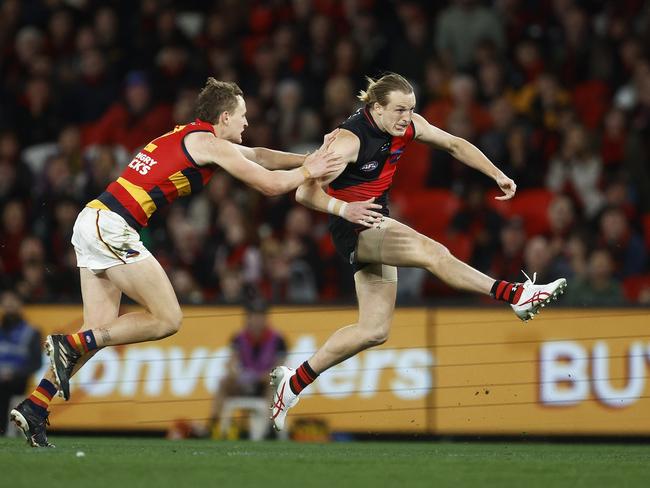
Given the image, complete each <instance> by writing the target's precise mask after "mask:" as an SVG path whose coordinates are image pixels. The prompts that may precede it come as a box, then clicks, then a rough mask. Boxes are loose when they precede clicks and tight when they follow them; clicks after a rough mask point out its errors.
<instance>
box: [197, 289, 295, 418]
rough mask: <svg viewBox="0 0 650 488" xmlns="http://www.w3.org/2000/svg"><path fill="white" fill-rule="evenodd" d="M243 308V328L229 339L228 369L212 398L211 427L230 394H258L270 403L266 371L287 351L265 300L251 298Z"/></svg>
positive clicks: (280, 359)
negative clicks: (269, 315) (273, 325)
mask: <svg viewBox="0 0 650 488" xmlns="http://www.w3.org/2000/svg"><path fill="white" fill-rule="evenodd" d="M245 308H246V318H245V323H244V327H243V330H242V331H241V332H239V333H238V334H237V335H236V336H235V337H233V339H232V340H231V342H230V349H231V357H230V361H229V362H228V369H227V372H226V375H225V376H224V377H223V378H222V379H221V381H220V382H219V387H218V388H217V391H216V393H215V395H214V400H213V402H212V408H211V413H210V422H211V424H212V427H213V428H214V426H215V425H216V424H218V423H219V419H220V417H221V409H222V407H223V403H224V401H225V400H226V399H228V398H230V397H236V396H252V397H260V398H264V399H268V401H269V403H270V402H271V396H270V395H271V394H272V392H271V389H270V388H269V371H271V370H272V369H273V368H274V367H275V366H277V365H279V364H282V363H283V361H284V359H285V356H286V354H287V344H286V342H285V340H284V338H283V337H282V335H281V334H280V333H279V332H278V331H276V330H275V329H273V328H272V327H271V325H270V324H269V320H268V316H267V305H266V303H265V302H264V301H262V300H261V299H259V298H254V299H252V300H250V301H248V302H247V303H246V304H245Z"/></svg>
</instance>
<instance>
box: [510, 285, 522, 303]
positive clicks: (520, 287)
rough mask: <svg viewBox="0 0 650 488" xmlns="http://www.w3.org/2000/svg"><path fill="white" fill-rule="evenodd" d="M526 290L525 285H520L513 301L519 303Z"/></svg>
mask: <svg viewBox="0 0 650 488" xmlns="http://www.w3.org/2000/svg"><path fill="white" fill-rule="evenodd" d="M523 292H524V287H523V286H522V285H519V286H518V287H517V291H515V296H514V298H513V299H512V303H514V304H517V303H518V302H519V299H520V298H521V294H522V293H523Z"/></svg>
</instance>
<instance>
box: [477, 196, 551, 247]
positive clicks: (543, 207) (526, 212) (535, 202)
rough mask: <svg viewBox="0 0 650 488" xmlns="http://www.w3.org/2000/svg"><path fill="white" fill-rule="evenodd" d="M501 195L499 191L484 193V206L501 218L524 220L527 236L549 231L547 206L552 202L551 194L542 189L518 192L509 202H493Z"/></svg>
mask: <svg viewBox="0 0 650 488" xmlns="http://www.w3.org/2000/svg"><path fill="white" fill-rule="evenodd" d="M499 195H502V192H501V191H500V190H490V191H488V192H487V193H486V195H485V198H486V204H487V205H488V206H490V207H491V208H492V209H494V210H495V211H497V212H498V213H499V214H500V215H501V216H502V217H504V218H506V219H509V218H511V217H514V216H517V215H518V216H520V217H522V218H523V219H524V225H525V226H526V233H527V234H528V235H529V236H534V235H537V234H544V233H546V232H547V231H548V230H549V223H548V215H547V212H548V206H549V205H550V203H551V200H553V193H552V192H550V191H549V190H546V189H543V188H533V189H528V190H519V191H517V194H516V195H515V197H514V198H512V199H511V200H505V201H501V200H495V198H494V197H496V196H499Z"/></svg>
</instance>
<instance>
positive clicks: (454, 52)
mask: <svg viewBox="0 0 650 488" xmlns="http://www.w3.org/2000/svg"><path fill="white" fill-rule="evenodd" d="M451 3H452V4H451V5H450V6H449V7H447V8H446V9H445V10H443V11H442V12H441V13H440V16H439V17H438V19H437V21H436V22H437V25H436V48H437V49H438V52H439V53H440V54H442V55H443V56H446V57H447V58H448V59H449V60H450V62H451V63H453V64H455V66H456V67H457V68H460V69H463V68H464V69H467V68H468V67H470V66H471V64H472V62H473V61H474V53H475V52H476V47H477V46H478V44H479V43H480V42H481V41H483V40H485V39H489V40H491V41H492V42H494V44H495V45H496V46H498V47H499V48H500V49H503V48H504V47H505V36H504V32H503V26H502V25H501V23H500V21H499V19H498V17H497V16H496V14H495V12H494V10H491V9H489V8H488V7H483V6H482V5H479V2H477V1H476V0H453V1H452V2H451Z"/></svg>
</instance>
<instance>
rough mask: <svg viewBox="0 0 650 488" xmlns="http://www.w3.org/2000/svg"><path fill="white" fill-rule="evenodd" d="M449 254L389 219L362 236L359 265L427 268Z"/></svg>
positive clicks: (358, 252) (358, 251) (444, 249)
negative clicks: (377, 263) (375, 263)
mask: <svg viewBox="0 0 650 488" xmlns="http://www.w3.org/2000/svg"><path fill="white" fill-rule="evenodd" d="M447 253H448V250H447V248H446V247H445V246H443V245H442V244H440V243H439V242H436V241H435V240H433V239H431V238H429V237H427V236H425V235H423V234H420V233H419V232H417V231H416V230H414V229H412V228H410V227H409V226H408V225H405V224H402V223H401V222H398V221H397V220H393V219H390V218H387V219H385V221H384V222H383V223H382V224H381V226H380V227H379V228H375V229H369V230H368V231H364V232H362V233H361V235H360V236H359V244H358V247H357V256H358V259H359V261H360V262H381V263H384V264H389V265H391V266H414V267H424V266H427V264H429V263H430V262H431V260H435V259H439V258H442V257H443V256H445V255H446V254H447Z"/></svg>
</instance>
